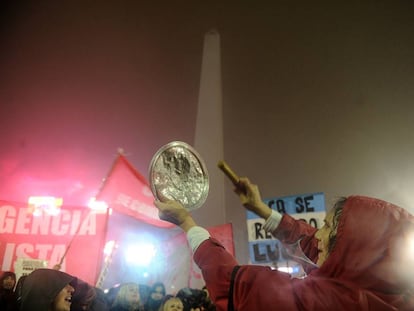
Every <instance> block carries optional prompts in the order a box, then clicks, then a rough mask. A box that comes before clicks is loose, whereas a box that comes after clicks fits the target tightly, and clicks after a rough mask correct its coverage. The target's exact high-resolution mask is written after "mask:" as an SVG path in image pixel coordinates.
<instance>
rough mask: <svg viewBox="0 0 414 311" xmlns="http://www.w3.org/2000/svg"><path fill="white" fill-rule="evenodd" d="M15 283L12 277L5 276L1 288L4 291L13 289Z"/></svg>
mask: <svg viewBox="0 0 414 311" xmlns="http://www.w3.org/2000/svg"><path fill="white" fill-rule="evenodd" d="M15 283H16V281H15V280H14V278H13V277H11V276H7V277H5V278H4V279H3V288H4V289H13V288H14V284H15Z"/></svg>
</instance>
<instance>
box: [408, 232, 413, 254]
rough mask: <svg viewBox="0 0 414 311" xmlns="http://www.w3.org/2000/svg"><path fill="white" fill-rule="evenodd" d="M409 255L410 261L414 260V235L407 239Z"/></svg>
mask: <svg viewBox="0 0 414 311" xmlns="http://www.w3.org/2000/svg"><path fill="white" fill-rule="evenodd" d="M407 242H408V245H407V255H408V258H409V259H414V234H411V235H410V236H409V237H408V239H407Z"/></svg>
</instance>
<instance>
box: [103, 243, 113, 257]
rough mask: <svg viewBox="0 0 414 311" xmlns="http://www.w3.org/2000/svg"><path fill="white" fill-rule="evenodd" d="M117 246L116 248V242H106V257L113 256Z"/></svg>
mask: <svg viewBox="0 0 414 311" xmlns="http://www.w3.org/2000/svg"><path fill="white" fill-rule="evenodd" d="M115 246H116V244H115V241H113V240H112V241H108V242H106V244H105V247H104V254H105V255H106V256H110V255H111V254H112V252H113V251H114V249H115Z"/></svg>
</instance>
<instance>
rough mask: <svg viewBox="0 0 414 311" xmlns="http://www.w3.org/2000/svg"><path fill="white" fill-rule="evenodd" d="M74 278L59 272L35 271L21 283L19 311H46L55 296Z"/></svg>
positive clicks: (50, 270)
mask: <svg viewBox="0 0 414 311" xmlns="http://www.w3.org/2000/svg"><path fill="white" fill-rule="evenodd" d="M68 284H71V285H72V286H73V287H76V278H75V277H73V276H71V275H69V274H67V273H65V272H61V271H57V270H52V269H37V270H35V271H33V272H32V273H30V274H29V275H28V276H27V277H26V279H25V280H24V283H23V288H22V297H21V307H20V311H48V310H49V307H50V305H51V303H52V302H53V300H54V299H55V297H56V296H57V294H58V293H59V292H60V291H61V290H62V289H63V288H64V287H65V286H66V285H68Z"/></svg>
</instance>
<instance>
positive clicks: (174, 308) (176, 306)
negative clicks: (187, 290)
mask: <svg viewBox="0 0 414 311" xmlns="http://www.w3.org/2000/svg"><path fill="white" fill-rule="evenodd" d="M183 309H184V306H183V303H182V301H181V300H180V299H174V298H172V299H169V300H167V302H166V303H165V306H164V311H181V310H183Z"/></svg>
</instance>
